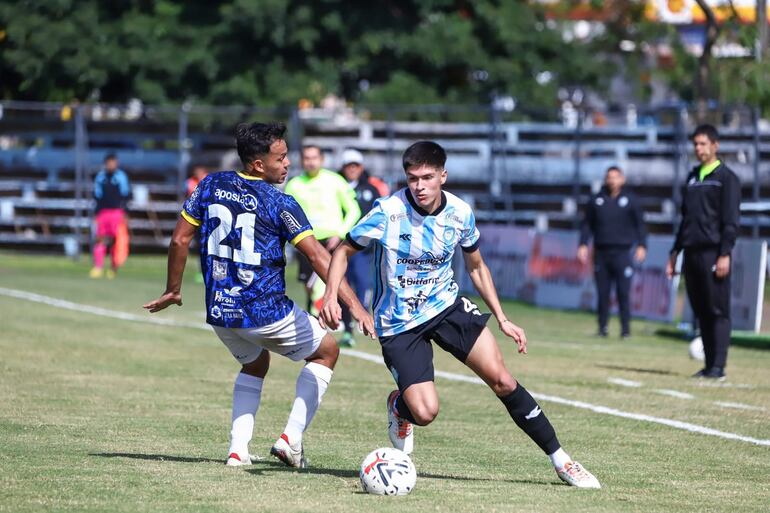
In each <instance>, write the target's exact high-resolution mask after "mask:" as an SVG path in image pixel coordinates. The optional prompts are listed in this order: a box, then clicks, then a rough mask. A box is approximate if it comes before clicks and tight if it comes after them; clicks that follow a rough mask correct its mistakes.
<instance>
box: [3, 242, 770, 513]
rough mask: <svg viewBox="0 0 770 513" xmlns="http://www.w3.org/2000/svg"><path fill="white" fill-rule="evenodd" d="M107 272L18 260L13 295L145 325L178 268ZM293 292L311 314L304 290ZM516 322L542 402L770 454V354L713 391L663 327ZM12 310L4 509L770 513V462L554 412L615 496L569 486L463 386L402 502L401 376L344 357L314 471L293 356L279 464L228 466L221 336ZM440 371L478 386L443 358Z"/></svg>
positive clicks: (262, 418)
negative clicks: (396, 409)
mask: <svg viewBox="0 0 770 513" xmlns="http://www.w3.org/2000/svg"><path fill="white" fill-rule="evenodd" d="M194 269H195V266H194V265H191V269H190V270H191V271H192V270H194ZM87 271H88V263H87V262H81V263H74V262H71V261H69V260H65V259H64V258H59V257H31V256H22V255H17V254H9V253H5V254H0V287H5V288H10V289H18V290H25V291H29V292H34V293H38V294H43V295H47V296H52V297H56V298H60V299H66V300H69V301H73V302H76V303H82V304H87V305H93V306H99V307H102V308H106V309H110V310H115V311H120V312H128V313H133V314H136V315H144V313H143V311H142V310H141V305H142V303H143V302H145V301H147V300H149V299H152V298H155V297H157V296H158V295H159V294H160V292H161V291H162V289H163V286H164V284H165V281H164V280H165V261H164V259H162V258H158V257H132V258H130V259H129V261H128V265H127V266H126V268H125V269H124V270H123V272H121V274H120V275H119V276H118V277H117V279H115V280H113V281H107V280H98V281H93V280H89V279H88V278H87ZM290 274H291V275H293V270H291V271H290ZM289 286H290V293H291V294H292V295H293V296H294V297H299V296H298V293H299V290H298V287H296V283H295V282H294V281H293V279H292V278H290V279H289ZM183 294H184V302H185V305H184V307H183V308H177V309H173V310H169V311H166V312H163V313H161V314H158V315H160V316H163V317H164V318H167V319H175V320H177V321H184V322H190V323H201V322H203V320H204V317H203V298H202V296H203V292H202V288H201V286H200V285H196V284H194V283H193V281H192V273H191V272H188V275H187V277H186V282H185V288H184V290H183ZM505 306H506V310H507V312H508V315H509V316H510V318H511V319H513V320H514V321H515V322H517V323H519V324H520V325H522V326H523V327H524V328H525V330H526V331H527V334H528V338H529V340H530V346H529V350H530V354H529V355H528V356H519V355H517V354H516V352H515V346H514V344H513V343H512V342H503V344H502V346H503V351H504V353H505V356H506V361H507V363H508V366H509V368H510V369H511V370H512V372H513V374H514V375H515V376H516V377H517V378H519V379H520V380H521V381H522V383H524V385H525V386H527V388H528V389H530V390H531V391H533V392H537V393H541V394H548V395H552V396H558V397H561V398H565V399H570V400H573V401H583V402H587V403H591V404H594V405H600V406H605V407H608V408H614V409H617V410H621V411H624V412H630V413H637V414H646V415H651V416H655V417H661V418H666V419H672V420H678V421H682V422H688V423H692V424H696V425H700V426H704V427H708V428H712V429H716V430H720V431H722V432H728V433H736V434H740V435H743V436H746V437H752V438H755V439H760V440H767V439H770V377H768V374H767V369H768V368H770V351H763V350H759V349H748V348H742V347H734V348H732V349H731V353H730V359H729V363H730V366H729V368H728V376H729V378H728V381H727V384H725V385H719V386H711V385H716V384H711V383H709V384H704V383H702V382H700V381H696V380H692V379H690V378H689V377H688V376H689V375H690V374H691V373H692V372H694V371H695V370H697V369H698V365H697V364H696V363H694V362H692V361H690V360H688V359H687V347H686V344H684V343H682V342H677V341H673V340H671V339H666V338H660V337H657V336H655V335H654V333H655V330H656V329H657V328H659V327H660V325H658V324H654V323H646V322H641V321H635V322H634V324H633V326H632V328H633V330H634V336H633V338H632V339H631V340H629V341H623V342H621V341H620V340H619V339H617V338H615V337H616V335H617V323H616V321H615V320H613V324H612V328H614V329H613V331H612V332H611V333H612V335H613V336H612V337H611V338H609V339H606V340H602V339H596V338H594V337H592V336H591V334H592V333H593V331H594V329H595V327H594V317H593V315H591V314H586V313H574V312H560V311H547V310H539V309H536V308H533V307H530V306H526V305H522V304H518V303H506V305H505ZM0 312H2V314H1V315H0V318H1V319H2V320H1V321H0V355H1V356H0V369H1V371H0V397H2V400H0V511H9V512H11V511H13V512H23V511H126V512H129V511H130V512H134V511H154V512H157V511H212V512H214V511H216V512H219V511H221V512H228V513H230V512H238V511H248V512H254V511H259V512H272V511H274V512H294V511H308V512H326V511H329V512H332V511H333V512H339V511H369V512H380V511H383V512H384V511H398V512H403V511H418V512H422V511H474V512H482V511H483V512H486V511H490V512H491V511H538V512H550V511H553V512H559V513H563V512H565V511H606V512H618V511H640V512H642V511H643V512H654V511H665V512H673V511H697V512H701V511H728V510H729V511H731V512H735V511H752V512H756V511H767V510H768V508H769V507H770V506H768V505H770V478H768V476H770V447H768V446H761V445H756V444H752V443H747V442H742V441H735V440H728V439H724V438H720V437H715V436H707V435H704V434H700V433H692V432H687V431H683V430H680V429H675V428H672V427H669V426H664V425H660V424H655V423H649V422H643V421H640V420H634V419H627V418H620V417H617V416H610V415H606V414H601V413H596V412H593V411H588V410H585V409H579V408H575V407H573V406H568V405H562V404H555V403H553V402H549V401H540V403H541V405H542V406H543V408H544V410H545V411H546V413H547V414H548V416H549V418H550V419H551V421H552V423H553V424H554V426H555V427H556V431H557V433H558V435H559V438H560V440H561V442H562V444H563V446H564V447H565V449H566V450H567V451H568V452H569V453H570V454H571V455H572V456H573V457H575V458H576V459H578V460H579V461H581V462H582V463H583V464H584V465H585V466H586V467H587V468H589V469H590V470H591V471H592V472H593V473H594V474H596V475H597V477H598V478H599V479H600V481H601V482H602V485H603V489H602V490H598V491H586V490H576V489H572V488H569V487H567V486H564V485H562V484H560V482H559V481H558V478H557V477H556V475H555V473H554V472H553V470H552V469H551V466H550V464H549V462H548V460H547V458H546V457H545V456H544V455H543V454H542V453H541V452H540V451H539V449H537V447H536V446H535V445H534V444H533V443H532V442H531V441H529V439H528V438H526V436H525V435H524V434H523V433H521V432H520V431H519V430H518V429H517V428H516V426H515V425H514V424H513V423H512V422H511V421H510V419H509V418H508V416H507V413H506V412H505V410H504V408H503V407H502V405H501V404H500V403H499V401H497V399H495V398H494V397H493V395H492V394H491V392H489V391H488V390H487V389H485V388H484V387H482V386H479V385H475V384H472V383H462V382H455V381H449V380H447V379H444V378H437V386H438V389H439V394H440V398H441V400H442V406H441V413H440V414H439V417H438V418H437V419H436V421H435V422H434V424H433V425H431V426H429V427H427V428H418V429H417V430H416V452H415V454H414V458H413V459H414V462H415V465H416V467H417V472H418V480H417V486H416V488H415V491H414V492H413V493H412V494H411V495H409V496H407V497H400V498H391V497H375V496H369V495H366V494H364V493H362V492H361V491H360V488H359V486H358V467H359V464H360V462H361V459H362V458H363V457H364V456H365V455H366V454H367V453H368V452H369V451H371V450H372V449H374V448H376V447H380V446H387V445H388V437H387V432H386V416H385V409H384V403H385V397H386V395H387V393H388V391H390V390H391V389H392V388H393V383H392V379H391V377H390V375H389V373H388V371H387V370H386V369H385V367H384V366H383V365H378V364H375V363H372V362H369V361H364V360H361V359H357V358H354V357H351V356H344V355H343V356H342V357H341V358H340V361H339V363H338V366H337V370H336V372H335V376H334V380H333V381H332V384H331V386H330V388H329V391H328V393H327V394H326V396H325V399H324V403H323V405H322V407H321V409H320V411H319V413H318V415H317V416H316V419H315V421H314V423H313V425H312V426H311V428H310V430H309V431H308V433H307V434H306V438H305V443H306V452H307V455H308V458H309V459H310V465H311V467H310V468H308V469H307V470H304V471H299V472H296V471H292V470H290V469H287V468H286V467H283V466H282V465H280V464H278V463H277V462H275V461H274V460H272V459H271V458H270V457H269V455H268V449H269V447H270V445H271V444H272V443H273V441H274V440H275V438H276V437H277V436H278V435H279V434H280V432H281V430H282V429H283V426H284V424H285V421H286V416H287V415H288V410H289V407H290V404H291V399H292V397H293V394H294V380H295V378H296V374H297V372H298V371H299V369H300V366H299V364H294V363H292V362H290V361H288V360H285V359H282V358H280V357H275V358H273V363H272V368H271V370H270V373H269V374H268V378H267V380H266V383H265V388H264V391H263V396H262V405H261V408H260V410H259V413H258V414H257V423H256V424H257V425H256V429H255V433H254V439H253V440H252V444H251V447H252V452H256V453H257V454H259V455H261V456H263V457H265V460H264V461H262V462H259V463H257V464H256V465H254V466H252V467H251V468H249V467H242V468H227V467H225V466H224V465H223V461H224V458H225V456H226V451H227V445H228V431H229V417H230V400H231V393H232V381H233V378H234V376H235V375H236V373H237V371H238V365H237V364H236V363H235V361H234V360H233V359H232V357H231V356H230V355H229V353H228V352H227V350H226V349H225V348H224V346H223V345H222V344H221V343H220V342H219V341H218V340H217V338H216V336H215V335H214V334H213V332H210V331H206V330H200V329H193V328H175V327H166V326H157V325H152V324H143V323H139V322H131V321H123V320H117V319H111V318H106V317H99V316H95V315H93V314H90V313H81V312H75V311H69V310H64V309H60V308H56V307H53V306H49V305H43V304H38V303H33V302H29V301H25V300H21V299H16V298H9V297H6V296H3V295H0ZM148 315H149V314H148ZM492 324H494V323H490V327H492V329H493V331H496V328H495V327H494V326H492ZM357 349H360V350H362V351H365V352H368V353H371V354H375V355H376V354H379V347H378V345H377V344H376V342H373V341H365V340H363V339H360V340H359V344H358V347H357ZM435 364H436V368H437V369H441V370H444V371H449V372H453V373H458V374H464V375H469V374H470V371H468V370H467V369H466V368H464V367H463V366H462V365H461V364H459V363H458V362H456V361H454V360H453V359H452V358H451V357H450V356H449V355H446V354H444V353H442V352H441V351H440V350H439V351H437V352H436V360H435ZM608 380H610V381H608ZM619 380H625V381H619ZM617 383H625V386H622V385H619V384H617ZM631 384H633V385H635V386H628V385H631Z"/></svg>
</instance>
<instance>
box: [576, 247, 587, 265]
mask: <svg viewBox="0 0 770 513" xmlns="http://www.w3.org/2000/svg"><path fill="white" fill-rule="evenodd" d="M577 259H578V262H580V263H581V264H583V265H585V264H586V263H588V246H586V245H585V244H581V245H580V246H578V250H577Z"/></svg>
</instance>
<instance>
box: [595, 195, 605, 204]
mask: <svg viewBox="0 0 770 513" xmlns="http://www.w3.org/2000/svg"><path fill="white" fill-rule="evenodd" d="M596 204H597V205H598V206H600V207H601V206H602V205H604V198H602V197H601V196H599V197H598V198H596Z"/></svg>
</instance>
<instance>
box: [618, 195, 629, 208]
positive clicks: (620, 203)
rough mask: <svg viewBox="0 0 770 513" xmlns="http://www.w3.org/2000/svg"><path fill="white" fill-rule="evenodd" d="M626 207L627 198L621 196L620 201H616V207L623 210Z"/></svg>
mask: <svg viewBox="0 0 770 513" xmlns="http://www.w3.org/2000/svg"><path fill="white" fill-rule="evenodd" d="M626 205H628V198H626V197H625V196H621V197H620V199H619V200H618V206H620V208H625V207H626Z"/></svg>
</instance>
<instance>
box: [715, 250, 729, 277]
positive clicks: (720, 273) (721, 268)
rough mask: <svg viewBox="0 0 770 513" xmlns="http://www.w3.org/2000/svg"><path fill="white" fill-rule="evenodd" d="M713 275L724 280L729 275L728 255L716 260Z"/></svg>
mask: <svg viewBox="0 0 770 513" xmlns="http://www.w3.org/2000/svg"><path fill="white" fill-rule="evenodd" d="M714 274H715V275H716V277H717V278H724V277H725V276H727V275H728V274H730V255H722V256H720V257H719V258H717V265H716V269H714Z"/></svg>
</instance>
